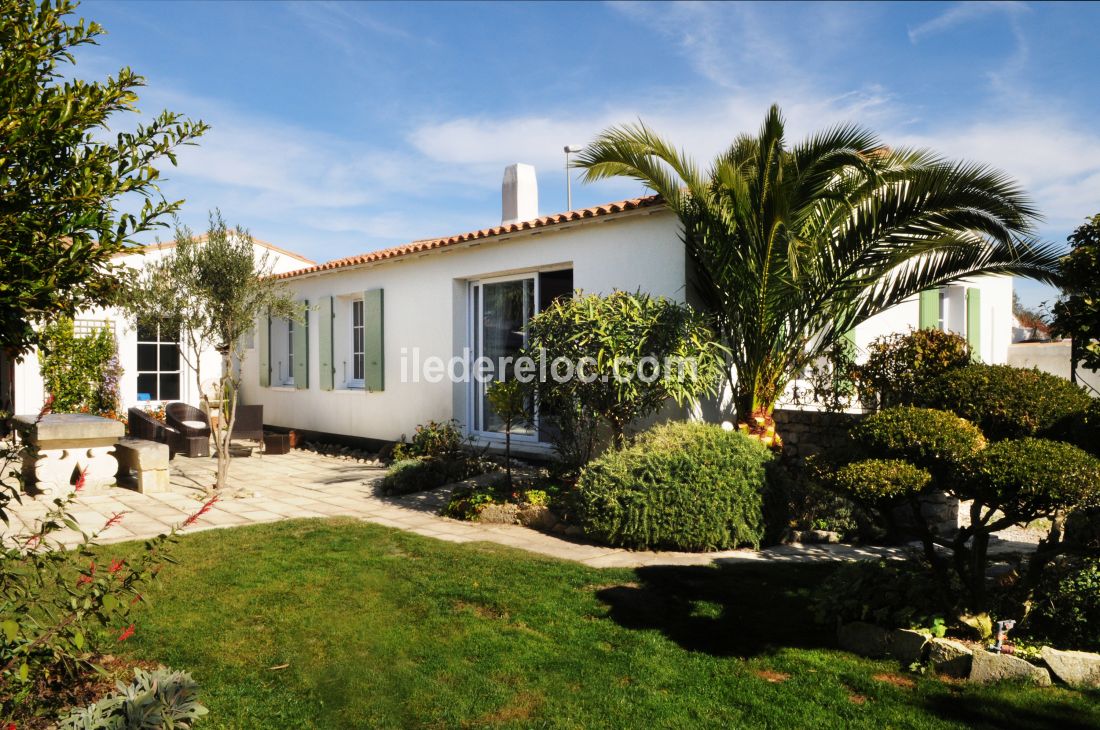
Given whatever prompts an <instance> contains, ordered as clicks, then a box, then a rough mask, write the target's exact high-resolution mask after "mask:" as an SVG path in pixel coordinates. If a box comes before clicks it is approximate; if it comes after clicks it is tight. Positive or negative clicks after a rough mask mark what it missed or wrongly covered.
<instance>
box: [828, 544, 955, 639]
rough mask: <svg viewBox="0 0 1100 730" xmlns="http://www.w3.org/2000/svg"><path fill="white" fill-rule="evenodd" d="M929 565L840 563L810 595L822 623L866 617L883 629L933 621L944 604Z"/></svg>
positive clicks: (910, 626)
mask: <svg viewBox="0 0 1100 730" xmlns="http://www.w3.org/2000/svg"><path fill="white" fill-rule="evenodd" d="M940 595H941V594H940V592H939V590H938V587H937V585H936V583H935V581H934V580H933V578H932V576H931V571H930V570H929V569H928V566H927V565H926V564H924V563H922V562H920V561H916V560H890V561H886V560H878V561H873V560H857V561H854V562H851V563H844V564H843V565H840V566H839V567H837V569H836V570H835V571H834V572H833V573H832V574H831V575H829V577H828V578H826V579H825V580H824V581H823V582H822V583H821V585H820V586H818V588H817V589H816V590H814V592H813V595H812V596H811V599H810V605H811V607H812V608H813V611H814V617H815V618H816V619H817V621H818V622H820V623H822V624H826V625H834V624H837V623H850V622H852V621H866V622H867V623H872V624H876V625H878V626H882V627H883V628H887V629H908V628H912V627H916V626H932V625H934V624H935V618H936V616H937V615H939V614H942V613H943V612H944V610H945V608H948V607H947V606H945V605H944V604H943V602H942V601H941V599H940Z"/></svg>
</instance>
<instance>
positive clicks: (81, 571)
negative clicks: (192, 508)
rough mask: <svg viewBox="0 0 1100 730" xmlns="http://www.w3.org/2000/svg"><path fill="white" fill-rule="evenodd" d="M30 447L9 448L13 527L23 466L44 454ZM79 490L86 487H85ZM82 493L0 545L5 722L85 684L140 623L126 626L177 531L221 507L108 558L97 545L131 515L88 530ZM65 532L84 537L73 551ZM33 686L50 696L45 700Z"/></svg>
mask: <svg viewBox="0 0 1100 730" xmlns="http://www.w3.org/2000/svg"><path fill="white" fill-rule="evenodd" d="M24 448H25V449H26V451H24V450H23V449H17V448H15V447H14V446H12V445H10V443H9V444H8V445H5V446H2V447H0V520H3V522H4V523H5V524H12V523H13V520H12V514H11V512H12V507H13V506H14V505H17V504H19V503H20V502H21V500H22V497H21V493H22V486H23V485H22V476H21V474H20V472H19V471H18V470H17V469H16V468H15V465H16V464H18V462H19V461H20V460H21V459H22V458H23V456H24V454H26V455H28V456H30V457H31V458H33V457H34V456H35V453H34V450H33V447H31V446H29V445H28V446H25V447H24ZM80 486H81V482H79V481H78V483H77V485H76V489H77V490H79V489H80ZM76 496H77V491H74V492H72V493H71V494H69V495H68V496H66V497H59V498H56V499H54V500H53V501H52V503H50V504H48V505H46V510H45V513H44V514H43V515H42V516H41V517H39V518H37V519H34V520H32V521H30V522H28V523H26V526H25V527H15V528H13V529H10V530H9V531H8V532H7V533H6V534H5V537H4V544H3V546H2V547H0V629H2V631H0V716H4V717H8V716H11V715H12V713H13V712H14V711H15V710H16V708H18V709H19V711H20V712H21V713H23V714H28V713H30V714H33V712H35V711H37V710H38V709H40V707H39V704H40V703H48V702H50V701H51V699H55V698H56V695H55V691H56V689H57V687H58V686H60V685H67V684H72V683H74V682H76V683H78V682H80V681H82V675H84V674H86V673H89V672H91V671H94V670H93V668H92V665H91V662H92V661H94V659H95V657H96V656H97V655H98V654H100V653H102V652H103V650H104V648H105V647H107V646H114V645H117V642H118V641H124V640H126V639H127V638H128V637H129V636H130V634H132V633H133V631H134V627H133V624H132V623H131V624H130V625H129V627H127V628H125V629H121V630H120V627H121V626H123V625H125V624H126V623H127V621H128V619H129V614H130V611H131V609H132V607H133V606H134V605H135V604H137V603H138V602H140V601H141V600H142V596H143V594H144V592H145V591H146V590H147V588H148V586H149V584H150V583H151V582H152V581H153V579H154V578H155V576H156V575H157V573H158V572H159V570H160V568H161V567H162V566H163V564H164V563H165V562H172V556H171V552H170V547H171V546H172V545H173V544H174V543H175V542H176V541H177V532H178V530H179V529H180V528H181V527H184V526H187V525H190V524H192V523H194V522H195V521H196V520H197V519H198V518H199V516H201V514H203V513H204V512H206V511H207V510H208V509H209V508H210V506H211V505H212V503H213V500H211V501H209V502H207V503H206V504H205V505H203V506H202V507H201V508H200V509H199V510H198V511H197V512H196V513H195V514H194V515H192V517H190V518H188V520H186V521H185V522H183V523H182V524H181V525H177V526H174V527H173V528H172V529H171V530H168V531H167V532H165V533H164V534H162V535H160V536H158V537H156V538H153V539H151V540H147V541H146V542H145V544H144V550H141V551H129V553H128V555H127V556H126V557H125V558H115V559H105V558H104V556H103V555H102V554H100V553H98V552H97V551H96V550H95V549H94V547H95V541H96V540H97V539H98V537H99V535H100V534H101V533H102V532H103V531H105V530H107V529H109V528H110V527H111V526H112V525H114V524H116V523H118V522H119V521H120V520H122V519H123V517H124V513H119V514H116V515H114V516H113V517H111V518H110V519H108V520H106V521H105V522H104V524H102V525H99V526H87V525H80V524H78V523H77V521H76V518H75V517H74V516H73V514H72V512H71V510H72V508H73V506H74V502H75V499H76ZM23 514H24V515H26V514H27V513H25V512H24V513H23ZM23 519H27V517H25V516H24V518H23ZM15 524H18V523H15ZM66 529H69V530H73V531H76V532H77V533H79V534H80V535H81V536H82V540H81V542H80V543H79V544H78V545H77V546H76V547H75V548H72V549H68V550H66V549H63V548H62V546H61V544H60V543H59V541H58V538H59V533H60V532H61V531H63V530H66ZM33 688H45V689H47V690H51V691H48V692H46V693H45V694H44V695H43V696H38V695H36V694H33V693H32V689H33Z"/></svg>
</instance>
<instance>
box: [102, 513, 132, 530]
mask: <svg viewBox="0 0 1100 730" xmlns="http://www.w3.org/2000/svg"><path fill="white" fill-rule="evenodd" d="M127 514H129V513H128V512H115V513H114V514H113V515H111V519H109V520H107V521H106V522H104V523H103V529H102V530H100V532H106V531H107V530H109V529H111V528H112V527H114V526H115V525H117V524H118V523H119V522H122V518H123V517H125V516H126V515H127Z"/></svg>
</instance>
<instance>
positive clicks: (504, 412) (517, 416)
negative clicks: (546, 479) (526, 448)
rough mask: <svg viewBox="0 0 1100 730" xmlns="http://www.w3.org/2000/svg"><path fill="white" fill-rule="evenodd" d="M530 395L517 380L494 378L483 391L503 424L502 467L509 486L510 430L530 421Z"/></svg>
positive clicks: (510, 477)
mask: <svg viewBox="0 0 1100 730" xmlns="http://www.w3.org/2000/svg"><path fill="white" fill-rule="evenodd" d="M530 395H531V394H530V389H529V388H528V387H527V386H526V385H525V384H524V383H521V382H520V381H518V380H495V381H493V382H492V383H490V384H489V387H488V388H487V389H486V391H485V396H486V398H487V399H488V400H489V407H491V408H492V409H493V410H494V411H496V414H497V415H498V416H499V417H500V420H501V425H503V426H504V468H505V470H506V471H507V473H508V477H507V479H508V484H509V486H510V485H511V484H512V430H513V429H514V428H516V427H517V426H522V425H526V424H528V423H530V422H531V408H530V407H529V404H530V403H532V399H531V397H530Z"/></svg>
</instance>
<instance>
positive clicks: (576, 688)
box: [106, 520, 1100, 729]
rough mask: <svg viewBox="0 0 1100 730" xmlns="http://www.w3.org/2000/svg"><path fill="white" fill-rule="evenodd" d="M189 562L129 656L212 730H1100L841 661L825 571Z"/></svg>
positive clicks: (332, 545) (414, 556) (351, 554)
mask: <svg viewBox="0 0 1100 730" xmlns="http://www.w3.org/2000/svg"><path fill="white" fill-rule="evenodd" d="M118 549H119V548H117V547H115V548H106V550H110V551H111V552H113V553H117V552H118ZM177 555H178V557H179V558H180V561H181V562H180V564H179V565H174V566H169V567H168V568H166V569H165V571H164V572H163V574H162V577H163V581H162V585H161V587H159V588H156V589H154V590H153V591H151V592H150V594H149V598H150V599H151V600H152V603H151V604H150V605H148V606H147V607H143V608H141V609H140V610H139V611H138V613H137V614H136V616H135V620H136V623H137V633H136V635H135V636H134V638H133V639H131V640H130V641H129V642H127V644H125V645H123V646H124V647H125V651H126V652H128V653H130V654H132V655H134V656H140V657H142V658H146V659H151V660H155V661H160V662H164V663H166V664H168V665H170V666H173V667H178V668H183V669H189V670H191V671H192V672H193V673H194V675H195V677H196V678H197V679H198V680H199V681H200V682H201V684H202V687H203V689H202V697H203V701H204V702H205V703H206V704H207V705H208V706H209V707H210V710H211V714H210V716H209V719H208V720H207V721H205V722H204V723H203V727H225V728H261V727H262V728H309V727H319V728H357V727H410V726H412V727H416V726H428V727H440V728H450V727H463V726H470V727H483V726H514V727H576V728H580V727H586V728H587V727H623V728H637V727H652V728H658V727H660V728H676V727H697V726H711V727H723V728H726V727H777V728H790V727H841V726H844V727H869V728H876V729H881V728H903V727H920V728H928V727H964V726H985V727H1007V726H1013V727H1029V726H1030V727H1045V726H1058V727H1060V728H1074V727H1096V726H1100V703H1098V702H1097V701H1096V700H1097V699H1098V698H1097V697H1096V696H1095V695H1094V696H1087V695H1082V694H1078V693H1074V692H1070V691H1067V690H1063V689H1057V688H1055V689H1045V690H1040V689H1034V688H1024V687H1015V686H1002V687H994V688H985V689H981V688H971V687H966V686H964V685H960V684H945V683H941V682H939V681H936V680H934V679H929V678H922V677H916V676H915V675H903V674H902V673H901V672H900V669H899V667H898V666H896V665H895V664H892V663H889V662H873V661H867V660H863V659H859V658H856V657H853V656H850V655H847V654H844V653H841V652H839V651H835V650H833V649H831V648H829V645H830V644H831V642H832V637H831V636H830V632H828V631H825V630H822V629H821V628H819V627H817V626H814V625H813V623H812V621H811V620H810V617H809V616H808V615H807V610H806V593H807V591H808V589H809V587H810V586H812V585H814V584H815V583H816V582H818V581H819V580H821V578H822V577H823V576H824V575H826V574H827V572H828V571H829V570H830V568H829V567H828V566H821V565H810V566H791V565H775V564H773V565H760V564H755V565H743V566H737V567H722V568H712V567H707V568H653V569H639V570H633V571H629V570H595V569H589V568H585V567H583V566H579V565H575V564H572V563H565V562H558V561H553V560H549V559H542V558H538V557H533V556H531V555H529V554H527V553H523V552H520V551H516V550H510V549H507V548H502V547H497V546H489V545H481V544H478V545H453V544H450V543H444V542H440V541H436V540H432V539H429V538H423V537H418V536H416V535H411V534H408V533H403V532H400V531H397V530H391V529H388V528H383V527H379V526H375V525H369V524H363V523H360V522H352V521H345V520H330V521H323V520H299V521H293V522H283V523H279V524H273V525H262V526H254V527H245V528H238V529H232V530H214V531H210V532H204V533H199V534H196V535H192V536H189V537H186V538H184V539H183V541H182V543H181V545H180V547H179V549H178V553H177ZM283 665H288V666H286V667H285V668H283V669H276V668H274V667H280V666H283ZM782 675H789V677H786V678H783V677H782ZM875 675H880V676H881V675H893V676H907V677H909V678H911V679H913V681H914V682H915V685H914V686H912V687H899V686H895V685H894V684H891V683H890V682H887V681H882V679H876V678H875ZM769 676H770V677H771V678H772V679H773V680H780V681H768V677H769Z"/></svg>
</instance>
